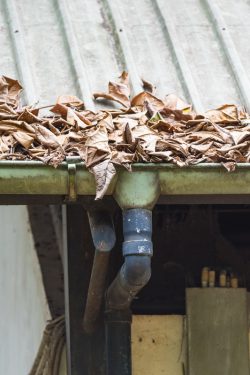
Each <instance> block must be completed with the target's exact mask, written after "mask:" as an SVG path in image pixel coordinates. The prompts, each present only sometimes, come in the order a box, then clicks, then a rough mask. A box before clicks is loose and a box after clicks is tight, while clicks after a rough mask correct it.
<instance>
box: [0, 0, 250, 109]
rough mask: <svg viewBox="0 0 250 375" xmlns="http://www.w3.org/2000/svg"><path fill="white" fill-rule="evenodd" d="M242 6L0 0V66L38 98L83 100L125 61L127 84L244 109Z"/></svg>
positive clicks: (226, 0)
mask: <svg viewBox="0 0 250 375" xmlns="http://www.w3.org/2000/svg"><path fill="white" fill-rule="evenodd" d="M249 14H250V2H249V1H247V0H239V1H237V2H236V1H234V0H216V1H213V0H200V1H199V0H174V1H171V0H137V1H134V0H126V1H123V0H91V1H88V0H85V1H84V0H71V1H67V0H54V1H51V0H43V1H34V0H22V1H17V0H0V27H1V33H0V45H1V46H2V48H1V52H2V53H1V56H0V68H1V73H2V74H4V75H7V76H11V77H17V78H19V80H20V81H21V82H22V84H23V86H24V87H25V89H26V98H25V101H26V102H29V103H33V102H36V101H38V100H39V104H41V105H47V104H48V105H49V104H52V103H54V102H55V99H56V97H57V96H58V95H61V94H64V93H65V94H75V95H78V96H79V97H81V98H83V99H84V100H85V104H86V105H87V106H88V107H93V106H95V105H96V104H95V103H94V102H93V101H92V99H91V97H92V96H91V94H92V93H93V92H96V91H103V90H105V88H106V85H107V82H108V80H110V79H115V78H116V77H117V76H118V75H119V73H120V72H121V71H122V70H123V69H125V70H127V71H129V73H130V77H131V83H132V86H133V89H134V92H138V91H140V90H141V88H140V78H141V77H143V78H144V79H146V80H149V81H151V82H152V83H154V84H155V85H156V86H157V89H158V93H159V94H160V95H164V94H169V93H173V92H174V93H176V94H177V95H179V96H181V97H183V98H185V99H186V100H187V101H190V102H192V103H193V104H194V106H195V108H196V109H197V110H199V111H200V110H202V109H205V110H206V109H209V108H211V107H217V106H219V105H220V104H223V103H232V102H233V103H236V104H244V105H245V106H246V107H247V109H248V111H250V83H249V80H248V77H249V76H250V64H249V56H250V44H249V41H248V36H249V34H250V30H249V28H250V25H249Z"/></svg>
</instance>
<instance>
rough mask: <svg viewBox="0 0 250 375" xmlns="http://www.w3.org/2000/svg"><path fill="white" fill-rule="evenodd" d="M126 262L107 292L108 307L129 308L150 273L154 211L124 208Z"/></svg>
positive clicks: (110, 308) (124, 252)
mask: <svg viewBox="0 0 250 375" xmlns="http://www.w3.org/2000/svg"><path fill="white" fill-rule="evenodd" d="M123 233H124V242H123V255H124V257H125V260H124V264H123V266H122V267H121V269H120V271H119V273H118V275H117V277H116V278H115V280H114V281H113V282H112V284H111V285H110V287H109V288H108V291H107V294H106V308H107V310H112V309H114V310H123V309H128V308H129V307H130V304H131V302H132V300H133V298H134V297H135V296H136V295H137V294H138V292H139V291H140V290H141V289H142V288H143V287H144V286H145V285H146V284H147V282H148V281H149V279H150V276H151V256H152V254H153V246H152V242H151V235H152V212H151V211H150V210H146V209H130V210H125V211H124V212H123Z"/></svg>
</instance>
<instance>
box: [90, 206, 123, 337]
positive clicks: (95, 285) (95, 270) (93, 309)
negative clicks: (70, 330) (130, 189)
mask: <svg viewBox="0 0 250 375" xmlns="http://www.w3.org/2000/svg"><path fill="white" fill-rule="evenodd" d="M88 218H89V224H90V230H91V235H92V239H93V242H94V246H95V256H94V262H93V267H92V272H91V277H90V283H89V289H88V296H87V301H86V307H85V312H84V318H83V328H84V330H85V332H86V333H88V334H91V333H93V332H94V331H95V330H96V328H97V326H98V320H99V316H100V311H101V305H102V301H103V296H104V290H105V280H106V276H107V271H108V265H109V257H110V251H111V250H112V248H113V247H114V245H115V241H116V236H115V230H114V225H113V220H112V217H111V215H110V214H109V213H108V212H107V211H99V210H98V211H88Z"/></svg>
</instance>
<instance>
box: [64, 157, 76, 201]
mask: <svg viewBox="0 0 250 375" xmlns="http://www.w3.org/2000/svg"><path fill="white" fill-rule="evenodd" d="M66 161H67V167H68V195H67V196H66V198H65V201H66V202H76V200H77V184H76V163H75V159H71V158H70V157H69V158H67V159H66Z"/></svg>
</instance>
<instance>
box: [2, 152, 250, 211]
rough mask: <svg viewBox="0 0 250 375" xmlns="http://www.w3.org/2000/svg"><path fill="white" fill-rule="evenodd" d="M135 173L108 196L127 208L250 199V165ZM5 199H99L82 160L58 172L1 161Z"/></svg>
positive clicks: (120, 177)
mask: <svg viewBox="0 0 250 375" xmlns="http://www.w3.org/2000/svg"><path fill="white" fill-rule="evenodd" d="M132 169H133V172H132V173H130V172H128V171H126V170H125V169H123V168H118V171H117V175H116V176H115V178H114V179H113V181H112V183H111V184H110V186H109V188H108V191H107V193H106V194H107V195H114V197H115V198H116V200H117V201H118V203H119V204H120V205H121V206H122V207H125V206H131V207H133V206H137V205H138V204H139V205H140V206H141V207H149V206H152V207H153V205H154V203H155V202H156V200H157V199H158V197H159V195H207V194H208V195H215V194H216V195H218V194H221V195H226V194H230V195H234V194H236V195H241V194H250V164H238V165H237V168H236V170H235V171H234V172H227V171H226V169H225V168H224V167H222V166H221V165H220V164H198V165H195V166H189V167H183V168H180V167H177V166H174V165H172V164H150V163H148V164H133V166H132ZM0 194H7V195H9V194H10V195H11V194H13V195H14V194H15V195H16V194H17V195H18V194H20V195H22V194H25V195H65V196H67V195H69V194H70V195H71V197H72V200H74V199H75V198H76V196H77V195H95V180H94V176H93V175H92V174H91V173H90V172H88V170H87V169H86V167H85V166H84V163H83V162H81V161H80V160H79V159H78V158H69V160H67V161H66V162H64V163H62V164H61V165H60V166H59V167H58V168H53V167H51V166H47V165H45V164H43V163H42V162H39V161H1V162H0Z"/></svg>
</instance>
